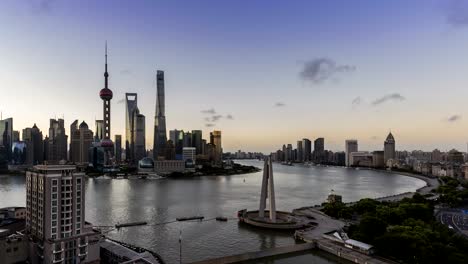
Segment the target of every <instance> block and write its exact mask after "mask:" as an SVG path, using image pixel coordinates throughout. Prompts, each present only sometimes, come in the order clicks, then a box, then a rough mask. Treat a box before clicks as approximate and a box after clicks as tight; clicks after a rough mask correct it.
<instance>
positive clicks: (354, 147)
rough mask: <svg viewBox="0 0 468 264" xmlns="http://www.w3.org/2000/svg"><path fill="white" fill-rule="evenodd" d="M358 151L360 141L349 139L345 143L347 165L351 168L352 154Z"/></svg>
mask: <svg viewBox="0 0 468 264" xmlns="http://www.w3.org/2000/svg"><path fill="white" fill-rule="evenodd" d="M357 151H358V141H357V140H355V139H347V140H346V141H345V155H346V156H345V159H346V160H345V165H346V167H349V166H350V161H351V153H353V152H357Z"/></svg>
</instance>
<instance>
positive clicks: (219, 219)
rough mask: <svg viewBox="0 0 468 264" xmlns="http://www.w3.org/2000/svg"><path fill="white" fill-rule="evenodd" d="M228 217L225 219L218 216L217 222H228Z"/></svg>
mask: <svg viewBox="0 0 468 264" xmlns="http://www.w3.org/2000/svg"><path fill="white" fill-rule="evenodd" d="M227 220H228V219H227V217H224V216H218V217H216V221H222V222H227Z"/></svg>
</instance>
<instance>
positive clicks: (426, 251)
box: [323, 194, 468, 263]
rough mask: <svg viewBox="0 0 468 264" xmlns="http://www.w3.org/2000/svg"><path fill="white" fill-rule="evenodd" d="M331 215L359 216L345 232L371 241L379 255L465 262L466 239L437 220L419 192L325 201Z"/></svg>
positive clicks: (406, 260) (467, 257)
mask: <svg viewBox="0 0 468 264" xmlns="http://www.w3.org/2000/svg"><path fill="white" fill-rule="evenodd" d="M323 211H324V212H325V213H326V214H328V215H330V216H332V217H335V218H345V219H354V220H359V221H358V222H359V224H355V225H351V226H350V227H349V228H348V230H347V231H348V235H349V236H350V237H351V238H353V239H356V240H359V241H363V242H366V243H369V244H371V245H374V246H375V248H376V249H377V251H378V254H379V255H382V256H385V257H387V258H392V259H395V260H397V261H402V262H404V263H467V260H468V240H466V239H465V238H463V237H461V236H459V235H457V234H456V233H455V232H453V231H452V230H450V229H449V228H447V227H446V226H445V225H442V224H440V223H439V222H438V221H437V220H436V219H435V217H434V216H433V212H434V203H433V202H431V201H428V200H426V199H425V198H424V197H423V196H421V195H420V194H415V195H414V196H413V198H405V199H403V200H401V201H400V202H378V201H375V200H372V199H362V200H360V201H359V202H357V203H355V204H354V205H352V206H345V204H343V203H333V204H326V205H325V207H324V209H323Z"/></svg>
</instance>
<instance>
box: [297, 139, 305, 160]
mask: <svg viewBox="0 0 468 264" xmlns="http://www.w3.org/2000/svg"><path fill="white" fill-rule="evenodd" d="M296 160H297V161H299V162H303V161H304V148H303V146H302V140H299V141H297V157H296Z"/></svg>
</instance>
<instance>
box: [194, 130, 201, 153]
mask: <svg viewBox="0 0 468 264" xmlns="http://www.w3.org/2000/svg"><path fill="white" fill-rule="evenodd" d="M202 140H203V132H202V131H201V130H192V146H193V147H194V148H195V149H196V150H197V155H200V154H203V146H202V144H203V142H202Z"/></svg>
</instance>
